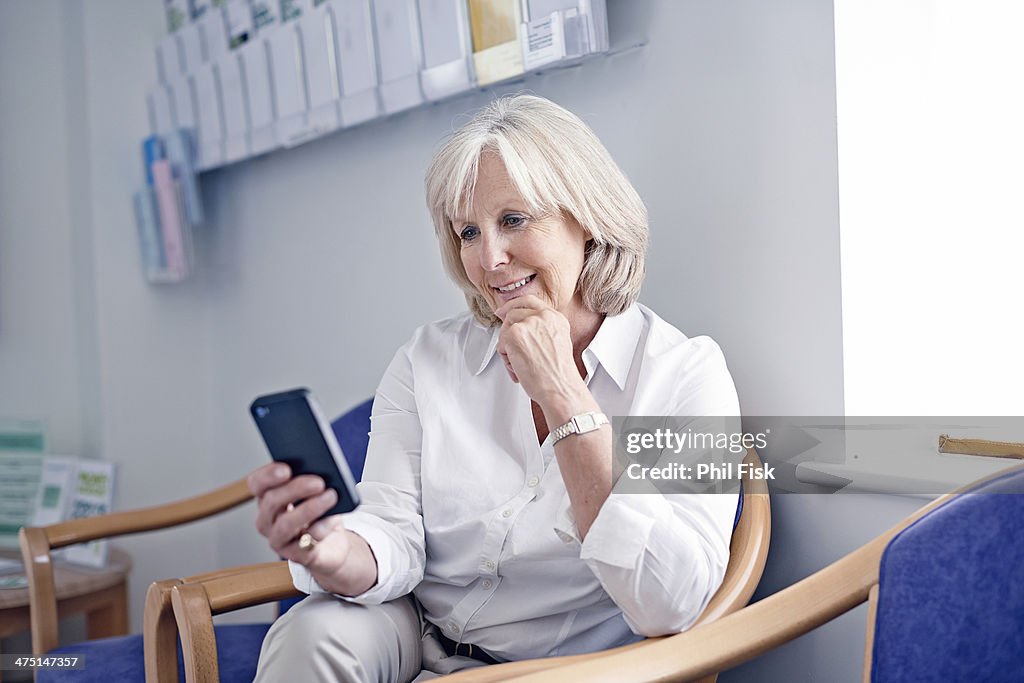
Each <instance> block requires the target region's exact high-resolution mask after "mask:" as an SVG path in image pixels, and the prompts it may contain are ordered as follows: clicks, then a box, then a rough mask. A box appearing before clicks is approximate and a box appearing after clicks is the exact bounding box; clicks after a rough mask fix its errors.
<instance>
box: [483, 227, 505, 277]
mask: <svg viewBox="0 0 1024 683" xmlns="http://www.w3.org/2000/svg"><path fill="white" fill-rule="evenodd" d="M506 263H508V246H507V245H506V244H505V239H504V238H503V237H502V236H501V235H497V234H495V233H493V232H490V231H486V232H483V233H481V235H480V266H481V267H482V268H483V269H484V270H494V269H496V268H499V267H501V266H503V265H505V264H506Z"/></svg>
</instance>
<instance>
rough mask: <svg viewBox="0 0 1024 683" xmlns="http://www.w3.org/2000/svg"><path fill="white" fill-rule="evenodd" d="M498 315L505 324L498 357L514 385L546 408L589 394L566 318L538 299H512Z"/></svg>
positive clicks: (500, 337)
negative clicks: (580, 370) (581, 392)
mask: <svg viewBox="0 0 1024 683" xmlns="http://www.w3.org/2000/svg"><path fill="white" fill-rule="evenodd" d="M495 315H497V316H498V318H500V319H501V321H502V326H501V332H500V333H499V335H498V353H499V354H501V358H502V360H503V361H504V362H505V369H506V370H508V374H509V376H510V377H511V378H512V381H513V382H518V383H519V384H521V385H522V386H523V390H524V391H526V393H527V395H528V396H529V397H530V398H531V399H533V400H534V401H536V402H537V403H538V404H539V405H540V406H541V407H542V408H543V407H545V406H546V405H547V404H548V403H549V402H551V401H553V400H557V399H566V398H571V397H573V396H576V395H579V393H580V391H581V390H582V391H586V384H584V382H583V379H582V378H581V377H580V373H579V370H578V369H577V367H576V362H575V360H574V359H573V349H572V337H571V336H570V334H569V321H568V320H567V319H566V317H565V316H564V315H562V314H561V313H559V312H558V311H556V310H555V309H554V308H552V307H551V306H549V305H548V304H547V303H546V302H545V301H544V300H542V299H541V298H540V297H538V296H535V295H527V296H521V297H517V298H515V299H512V300H511V301H509V302H507V303H505V304H504V305H503V306H501V307H500V308H498V310H496V311H495Z"/></svg>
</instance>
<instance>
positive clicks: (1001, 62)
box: [835, 0, 1024, 416]
mask: <svg viewBox="0 0 1024 683" xmlns="http://www.w3.org/2000/svg"><path fill="white" fill-rule="evenodd" d="M835 30H836V90H837V102H838V111H837V114H838V130H839V207H840V243H841V249H842V288H843V352H844V377H845V403H846V412H847V414H849V415H933V416H941V415H1024V2H1021V0H970V1H969V2H968V1H965V0H836V1H835Z"/></svg>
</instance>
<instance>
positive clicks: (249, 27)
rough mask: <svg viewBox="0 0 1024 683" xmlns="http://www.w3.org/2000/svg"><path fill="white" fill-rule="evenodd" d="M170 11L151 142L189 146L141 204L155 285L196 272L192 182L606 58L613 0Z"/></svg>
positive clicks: (152, 104)
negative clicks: (477, 91) (487, 89)
mask: <svg viewBox="0 0 1024 683" xmlns="http://www.w3.org/2000/svg"><path fill="white" fill-rule="evenodd" d="M163 2H164V8H165V11H166V16H167V28H168V35H167V36H166V37H165V38H163V39H162V40H160V41H159V43H158V44H157V45H156V46H155V57H156V60H155V61H156V73H157V79H158V83H157V84H156V85H155V86H154V87H153V88H151V89H150V90H149V91H148V92H147V93H146V104H147V108H148V111H149V122H150V131H151V138H154V137H155V138H158V139H160V140H168V139H170V138H171V137H175V138H176V139H179V140H181V139H187V140H188V141H189V142H188V144H187V145H183V144H179V145H178V147H179V148H183V147H187V148H188V149H189V151H188V154H187V155H186V156H187V157H188V158H189V163H187V164H182V162H181V160H180V159H179V160H177V161H176V160H175V159H168V166H169V168H167V169H163V168H162V169H161V170H160V171H159V172H158V173H157V176H158V178H159V181H158V182H154V180H153V173H152V169H151V166H152V164H153V162H154V161H159V159H155V158H148V157H147V158H146V168H145V171H146V176H147V186H146V187H145V188H143V189H142V190H139V191H138V192H137V193H135V196H134V197H133V200H134V205H135V215H136V222H137V224H138V232H139V245H140V254H141V257H142V263H143V272H144V273H145V275H146V277H147V279H149V281H151V282H154V283H167V282H180V281H182V280H184V279H186V278H187V277H188V274H189V272H190V268H191V259H190V256H189V246H188V245H189V244H190V241H191V240H190V237H191V233H190V230H191V228H192V227H193V226H195V225H198V224H199V223H201V220H202V207H201V206H200V205H199V192H198V188H197V187H196V173H198V172H202V171H206V170H210V169H213V168H217V167H220V166H223V165H225V164H229V163H234V162H237V161H242V160H244V159H247V158H251V157H254V156H258V155H261V154H264V153H266V152H270V151H272V150H274V149H277V148H284V147H291V146H294V145H299V144H302V143H305V142H307V141H309V140H312V139H315V138H317V137H320V136H323V135H326V134H328V133H330V132H332V131H334V130H338V129H343V128H348V127H352V126H356V125H359V124H361V123H364V122H366V121H370V120H372V119H375V118H379V117H381V116H388V115H392V114H397V113H399V112H402V111H405V110H408V109H410V108H412V107H417V106H421V105H423V104H424V103H426V102H433V101H438V100H443V99H445V98H448V97H453V96H456V95H458V94H460V93H464V92H468V91H471V90H473V89H474V88H477V87H481V86H487V85H492V84H495V83H500V82H502V81H507V80H509V79H514V78H521V77H522V76H523V74H524V73H527V72H530V71H534V70H537V69H542V68H543V69H548V68H554V67H557V66H559V65H562V64H572V63H576V62H577V61H579V59H581V58H583V57H585V56H587V55H591V54H597V53H602V52H607V51H608V48H609V44H608V20H607V11H606V8H605V0H163ZM185 166H188V168H185ZM167 171H169V174H168V172H167ZM168 178H169V180H168Z"/></svg>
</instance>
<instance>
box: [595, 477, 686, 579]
mask: <svg viewBox="0 0 1024 683" xmlns="http://www.w3.org/2000/svg"><path fill="white" fill-rule="evenodd" d="M670 507H671V506H669V504H668V502H667V501H666V500H664V499H663V498H662V497H661V496H659V495H657V494H616V493H613V494H611V495H610V496H608V499H607V500H605V501H604V504H602V505H601V510H600V511H599V512H598V513H597V517H596V518H595V519H594V523H593V524H591V525H590V530H589V531H588V532H587V537H586V538H585V539H584V540H583V545H582V548H581V551H580V559H582V560H584V561H587V560H594V561H597V562H600V563H602V564H605V565H610V566H613V567H621V568H623V569H631V568H633V567H637V566H639V563H640V560H639V558H640V556H641V554H642V553H643V552H644V549H645V548H646V547H647V544H648V540H649V538H650V536H651V529H653V528H654V524H655V521H656V520H657V519H658V517H659V516H663V515H670V514H671V509H669V508H670Z"/></svg>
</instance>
